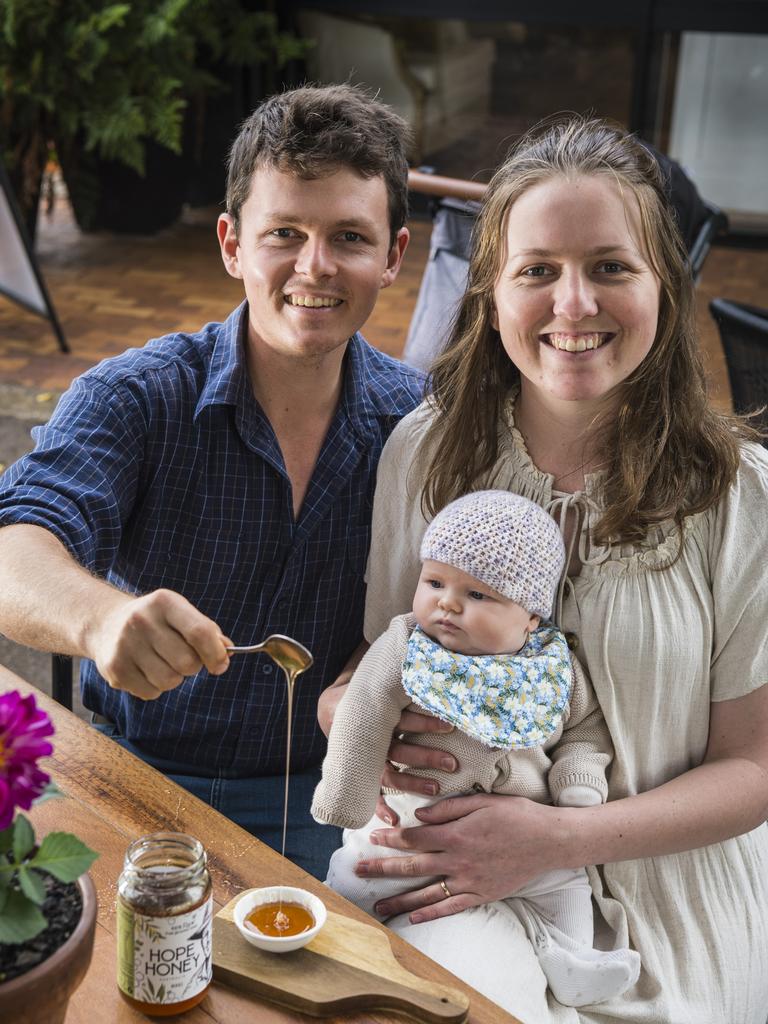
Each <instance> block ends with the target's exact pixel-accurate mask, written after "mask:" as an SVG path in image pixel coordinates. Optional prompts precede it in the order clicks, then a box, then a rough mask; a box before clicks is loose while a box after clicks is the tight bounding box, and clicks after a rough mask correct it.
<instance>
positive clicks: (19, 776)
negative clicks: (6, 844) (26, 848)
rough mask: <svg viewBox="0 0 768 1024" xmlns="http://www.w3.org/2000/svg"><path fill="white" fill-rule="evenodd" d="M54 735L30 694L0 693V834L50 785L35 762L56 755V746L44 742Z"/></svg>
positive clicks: (49, 721) (44, 715)
mask: <svg viewBox="0 0 768 1024" xmlns="http://www.w3.org/2000/svg"><path fill="white" fill-rule="evenodd" d="M52 734H53V726H52V725H51V720H50V718H49V717H48V715H46V713H45V712H44V711H41V710H40V709H39V708H38V707H37V705H36V704H35V698H34V697H33V696H32V695H31V694H30V696H29V697H22V696H21V694H20V693H19V692H18V690H12V691H11V692H10V693H3V694H0V831H2V830H3V829H5V828H8V826H9V825H10V824H11V821H12V819H13V812H14V809H15V808H16V807H22V808H23V809H24V810H25V811H27V810H29V808H30V807H31V806H32V801H33V800H34V799H35V797H37V796H39V795H40V794H41V793H42V791H43V789H44V788H45V786H46V784H47V783H48V780H49V779H50V776H49V775H46V773H45V772H41V771H40V769H39V768H38V767H37V763H36V762H37V759H38V758H39V757H47V756H48V755H49V754H52V753H53V746H52V745H51V744H50V743H49V742H48V741H47V740H45V739H43V737H44V736H51V735H52Z"/></svg>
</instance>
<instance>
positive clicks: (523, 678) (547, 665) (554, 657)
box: [403, 623, 573, 750]
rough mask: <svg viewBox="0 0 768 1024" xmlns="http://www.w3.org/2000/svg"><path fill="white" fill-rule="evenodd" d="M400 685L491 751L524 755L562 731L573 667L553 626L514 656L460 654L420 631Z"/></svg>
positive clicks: (410, 647)
mask: <svg viewBox="0 0 768 1024" xmlns="http://www.w3.org/2000/svg"><path fill="white" fill-rule="evenodd" d="M403 686H404V688H405V691H406V693H407V694H408V695H409V697H410V698H411V700H413V702H414V703H415V704H418V706H419V707H421V708H423V709H424V710H425V711H429V712H430V713H431V714H433V715H436V716H437V717H438V718H441V719H442V720H443V721H444V722H450V724H451V725H454V726H456V728H457V729H460V730H461V731H462V732H464V733H467V735H469V736H472V737H474V738H475V739H477V740H480V742H481V743H484V744H485V745H486V746H488V747H500V748H502V749H504V750H524V749H525V748H527V747H536V746H540V745H541V744H542V743H545V742H546V741H547V740H548V739H549V737H550V736H551V735H552V734H553V733H554V732H555V731H556V730H557V728H558V726H559V725H560V722H561V721H562V718H563V714H564V712H565V710H566V708H567V707H568V700H569V698H570V695H571V688H572V686H573V667H572V665H571V657H570V654H569V652H568V645H567V643H566V641H565V637H564V636H563V634H562V633H561V632H560V630H559V629H556V628H555V627H554V626H553V625H551V624H550V623H545V624H544V625H541V626H539V628H538V629H536V630H534V631H533V632H532V633H531V634H530V636H529V638H528V642H527V643H526V644H525V646H524V647H523V648H522V649H521V650H520V651H518V652H517V654H456V653H455V652H454V651H448V650H446V648H445V647H441V646H440V644H438V643H435V641H434V640H432V639H431V638H430V637H428V636H427V634H426V633H424V631H423V630H422V629H421V628H420V627H419V626H417V627H416V628H415V629H414V630H413V632H412V633H411V636H410V638H409V640H408V649H407V651H406V655H405V660H404V662H403Z"/></svg>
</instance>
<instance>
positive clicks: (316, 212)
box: [218, 167, 408, 360]
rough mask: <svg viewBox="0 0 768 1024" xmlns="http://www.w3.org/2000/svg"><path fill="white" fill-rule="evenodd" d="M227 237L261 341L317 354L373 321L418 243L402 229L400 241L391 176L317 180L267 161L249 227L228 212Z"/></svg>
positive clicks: (226, 249) (224, 242) (246, 209)
mask: <svg viewBox="0 0 768 1024" xmlns="http://www.w3.org/2000/svg"><path fill="white" fill-rule="evenodd" d="M218 236H219V243H220V245H221V254H222V259H223V260H224V265H225V267H226V268H227V271H228V273H229V274H231V276H232V277H236V278H240V279H241V280H242V281H243V284H244V286H245V294H246V296H247V298H248V304H249V325H250V331H249V340H250V342H251V344H254V345H256V346H260V347H264V348H265V349H269V350H271V351H272V352H273V353H275V354H280V355H282V356H284V357H289V358H293V359H310V360H317V359H322V357H324V356H326V355H328V354H329V353H331V352H333V351H334V350H336V349H338V348H339V347H340V346H342V345H344V344H345V343H346V342H347V340H348V339H349V338H350V337H351V336H352V335H353V334H354V333H355V331H356V330H358V329H359V328H360V327H361V326H362V324H363V323H365V321H366V320H367V319H368V316H369V314H370V313H371V310H372V309H373V307H374V304H375V302H376V298H377V296H378V294H379V289H381V288H386V287H388V286H389V285H390V284H392V282H393V281H394V280H395V278H396V276H397V272H398V270H399V268H400V261H401V259H402V256H403V253H404V252H405V247H406V245H407V244H408V231H407V229H406V228H402V229H401V230H400V231H399V232H398V235H397V238H396V239H395V243H394V245H390V227H389V211H388V206H387V189H386V185H385V184H384V179H383V178H381V177H375V178H363V177H361V176H360V175H359V174H357V173H356V172H355V171H353V170H351V169H349V168H346V167H340V168H339V169H338V170H336V171H334V172H332V173H330V174H328V175H326V176H324V177H322V178H314V179H309V180H307V179H304V178H299V177H297V176H296V175H295V174H291V173H288V172H284V171H278V170H276V169H275V168H270V167H260V168H259V169H258V170H257V171H256V172H255V173H254V175H253V180H252V182H251V191H250V194H249V196H248V199H247V201H246V202H245V203H244V204H243V207H242V209H241V211H240V230H239V232H238V233H237V234H236V233H235V230H234V224H233V222H232V218H231V217H230V216H229V215H228V214H222V216H221V217H219V225H218Z"/></svg>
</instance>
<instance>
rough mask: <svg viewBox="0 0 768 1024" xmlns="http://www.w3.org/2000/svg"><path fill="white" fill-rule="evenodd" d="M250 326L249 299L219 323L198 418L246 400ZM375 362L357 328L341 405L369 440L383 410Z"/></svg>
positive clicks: (346, 358) (345, 366) (350, 347)
mask: <svg viewBox="0 0 768 1024" xmlns="http://www.w3.org/2000/svg"><path fill="white" fill-rule="evenodd" d="M247 330H248V301H247V300H245V301H243V302H242V303H241V304H240V305H239V306H238V307H237V309H234V310H233V311H232V312H231V313H230V315H229V316H228V317H227V319H226V320H225V321H224V323H222V324H221V325H220V327H219V331H218V336H217V338H216V341H215V343H214V347H213V353H212V356H211V363H210V367H209V370H208V377H207V379H206V382H205V385H204V387H203V390H202V392H201V394H200V398H199V399H198V402H197V406H196V408H195V419H197V417H198V416H199V415H200V413H201V412H202V411H203V409H205V408H206V407H207V406H209V405H233V406H237V405H238V404H239V402H240V401H241V400H242V395H243V387H244V384H245V382H246V381H247V379H248V371H247V367H246V362H245V338H246V331H247ZM374 362H375V353H374V352H373V350H372V349H371V348H370V346H369V345H368V343H367V342H366V341H365V339H364V338H363V336H362V334H361V333H360V332H359V331H356V332H355V334H353V335H352V337H351V338H350V339H349V342H348V344H347V350H346V352H345V354H344V362H343V364H342V373H343V375H344V380H343V385H342V392H341V402H340V407H341V409H343V411H344V412H345V413H346V415H347V417H348V419H349V422H350V423H351V425H352V427H353V429H354V430H355V433H357V434H358V436H360V437H361V438H363V439H366V440H367V439H369V438H370V437H372V436H373V435H374V433H375V425H376V421H377V418H378V413H379V412H380V411H381V410H380V408H379V406H380V404H381V401H380V399H381V397H382V396H381V395H379V390H380V386H381V385H380V381H379V379H378V377H379V374H378V373H377V369H376V366H375V365H374ZM248 390H249V391H250V389H248ZM387 404H389V403H387Z"/></svg>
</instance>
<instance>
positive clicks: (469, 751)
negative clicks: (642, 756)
mask: <svg viewBox="0 0 768 1024" xmlns="http://www.w3.org/2000/svg"><path fill="white" fill-rule="evenodd" d="M420 557H421V561H422V570H421V575H420V577H419V582H418V585H417V588H416V594H415V597H414V601H413V612H412V613H411V614H407V615H398V616H396V617H395V618H394V619H393V620H392V622H391V623H390V625H389V628H388V629H387V631H386V632H385V633H384V634H383V635H382V636H381V637H379V639H378V640H377V641H376V642H375V643H374V644H373V645H372V647H371V648H370V650H369V651H368V653H367V654H366V656H365V658H364V659H363V660H362V662H361V663H360V665H359V667H358V669H357V671H356V672H355V674H354V676H353V677H352V680H351V682H350V684H349V687H348V689H347V692H346V693H345V695H344V697H343V699H342V700H341V702H340V703H339V706H338V708H337V711H336V715H335V718H334V722H333V727H332V729H331V733H330V737H329V740H328V753H327V756H326V759H325V762H324V764H323V777H322V780H321V782H320V784H319V785H318V787H317V789H316V791H315V795H314V800H313V803H312V814H313V816H314V818H315V819H316V820H317V821H320V822H326V823H329V824H334V825H339V826H342V827H343V828H345V829H346V830H347V831H345V833H344V844H343V846H342V847H341V848H340V849H339V850H337V851H336V852H335V853H334V855H333V857H332V858H331V863H330V867H329V874H328V878H327V880H326V881H327V884H328V885H330V886H331V887H332V888H334V889H335V890H336V891H337V892H340V893H341V894H342V895H343V896H346V897H347V899H350V900H352V901H353V902H354V903H356V904H357V905H358V906H360V907H362V908H363V909H364V910H367V911H368V913H372V912H373V908H374V906H375V904H376V903H377V902H378V901H379V900H381V899H384V898H386V897H389V896H392V895H395V894H396V893H399V892H403V891H405V890H407V889H410V888H413V880H412V879H400V878H365V879H363V878H358V877H357V875H356V874H355V865H356V863H357V861H358V860H360V859H368V858H369V857H380V856H382V850H381V847H377V846H374V845H372V844H371V843H370V841H369V836H370V833H371V831H373V830H374V829H377V828H382V827H385V823H384V822H382V821H381V820H380V819H379V818H377V817H375V815H374V811H375V807H376V801H377V798H378V795H379V791H380V783H381V774H382V772H383V770H384V767H385V763H386V758H387V751H388V748H389V745H390V743H391V740H392V733H393V730H394V729H395V728H396V726H397V723H398V721H399V719H400V715H401V713H402V711H403V710H404V709H406V708H410V709H411V710H417V711H421V712H424V711H426V712H429V713H431V714H433V715H436V716H437V717H438V718H441V719H442V720H443V721H446V722H449V723H450V724H452V725H454V726H455V729H454V730H453V731H452V732H451V733H448V734H445V733H443V734H439V735H438V734H431V733H424V734H414V735H412V736H409V737H408V742H409V743H419V744H423V745H427V746H432V747H435V748H439V749H443V750H446V751H448V752H450V753H452V754H453V755H454V756H455V758H456V761H457V762H458V769H457V771H455V772H453V773H447V772H446V773H444V772H436V771H434V770H432V769H430V770H427V769H421V770H417V769H410V768H409V769H408V771H410V772H412V773H413V774H422V775H429V776H430V777H438V778H439V781H440V793H441V797H440V798H443V797H446V796H455V795H457V794H465V793H471V792H485V793H502V794H511V795H515V796H523V797H527V798H528V799H531V800H537V801H540V802H546V803H549V802H551V801H554V802H555V803H557V804H559V805H562V806H580V807H581V806H587V805H590V804H599V803H601V802H602V801H603V800H605V799H606V795H607V791H608V787H607V782H606V777H605V769H606V767H607V765H608V764H609V763H610V760H611V757H612V747H611V742H610V738H609V736H608V731H607V728H606V725H605V722H604V720H603V717H602V714H601V712H600V709H599V706H598V704H597V701H596V699H595V696H594V693H593V691H592V688H591V685H590V684H589V682H588V681H587V679H586V677H585V676H584V673H583V671H582V670H581V668H580V667H579V665H578V662H577V661H576V660H575V659H572V658H571V657H570V654H569V651H568V645H567V643H566V640H565V637H564V636H563V634H562V633H561V632H560V631H559V630H558V629H557V628H556V627H555V626H554V625H553V624H552V623H551V622H550V621H548V620H549V618H550V616H551V614H552V607H553V604H554V599H555V595H556V591H557V587H558V583H559V580H560V577H561V574H562V571H563V566H564V561H565V551H564V546H563V541H562V537H561V536H560V532H559V530H558V528H557V525H556V524H555V522H554V520H553V519H552V518H551V517H550V516H549V515H547V513H546V512H544V510H543V509H541V508H540V507H539V506H538V505H536V504H534V503H533V502H531V501H528V499H526V498H522V497H520V496H518V495H514V494H510V493H509V492H507V491H479V492H477V493H474V494H469V495H466V496H465V497H463V498H459V499H458V500H457V501H454V502H452V503H451V504H450V505H448V506H447V507H446V508H444V509H443V510H442V511H441V512H440V513H439V514H438V515H437V516H436V517H435V519H434V520H433V522H432V523H431V524H430V526H429V528H428V529H427V532H426V534H425V535H424V539H423V541H422V545H421V551H420ZM387 802H388V803H389V804H390V806H391V807H392V809H393V810H394V811H396V812H397V814H398V815H399V818H400V824H401V825H402V826H404V827H411V826H414V825H418V824H419V821H418V819H417V818H416V817H415V811H416V809H417V808H419V807H423V806H425V805H426V804H429V803H433V802H434V800H433V799H431V798H428V797H423V796H414V795H410V794H405V793H394V794H391V795H389V794H388V796H387ZM384 855H386V856H397V855H403V854H402V851H396V850H390V849H388V850H386V851H384ZM428 881H429V880H425V882H424V883H423V884H428ZM432 881H434V882H435V883H437V884H439V885H440V886H441V888H442V890H443V892H444V893H445V897H446V898H448V896H449V895H450V891H449V890H448V888H447V884H446V882H447V880H446V879H442V880H439V879H433V880H432ZM591 896H592V894H591V889H590V886H589V881H588V878H587V874H586V871H584V869H579V870H558V871H551V872H548V873H547V874H546V875H543V876H540V877H539V878H536V879H535V880H534V881H533V882H531V883H528V884H527V885H526V886H524V887H523V888H522V889H521V890H518V891H517V892H515V893H511V894H510V896H509V898H508V899H507V900H504V901H503V903H505V904H507V905H508V906H509V907H510V908H511V909H512V910H513V912H514V913H515V915H516V916H517V918H518V919H519V920H520V922H521V923H522V925H523V927H524V928H525V929H526V932H527V933H528V936H529V938H530V940H531V942H532V945H533V949H534V951H535V953H536V956H537V957H538V959H539V963H540V964H541V967H542V970H543V972H544V974H545V976H546V978H547V982H548V984H549V986H550V989H551V990H552V993H553V994H554V996H555V998H556V999H558V1000H559V1001H560V1002H562V1003H565V1004H566V1005H571V1006H583V1005H586V1004H588V1003H594V1002H599V1001H602V1000H604V999H607V998H610V997H612V996H616V995H620V994H621V993H622V992H624V991H625V990H626V989H627V988H629V987H630V986H631V985H633V984H634V983H635V981H636V980H637V977H638V974H639V969H640V963H639V956H638V954H637V953H636V952H634V951H633V950H629V949H618V950H613V951H611V952H602V951H598V950H595V949H593V945H592V943H593V921H592V902H591ZM489 906H491V905H489ZM474 909H478V908H474ZM463 913H468V911H464V912H463ZM461 916H462V915H461V914H460V915H457V920H458V921H460V920H461ZM418 927H427V926H426V925H425V926H418ZM458 934H460V932H459V933H458ZM427 951H428V950H427ZM465 980H467V981H468V982H469V983H470V984H471V983H472V978H471V976H467V977H466V978H465Z"/></svg>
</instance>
